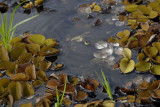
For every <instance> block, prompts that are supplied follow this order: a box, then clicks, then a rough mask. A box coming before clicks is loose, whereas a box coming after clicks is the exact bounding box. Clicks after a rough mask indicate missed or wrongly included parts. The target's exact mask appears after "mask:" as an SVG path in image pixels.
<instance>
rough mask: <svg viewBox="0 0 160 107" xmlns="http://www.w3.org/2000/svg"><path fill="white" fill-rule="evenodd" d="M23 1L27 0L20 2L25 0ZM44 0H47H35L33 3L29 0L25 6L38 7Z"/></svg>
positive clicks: (29, 7) (27, 7)
mask: <svg viewBox="0 0 160 107" xmlns="http://www.w3.org/2000/svg"><path fill="white" fill-rule="evenodd" d="M23 1H26V0H20V2H23ZM44 1H45V0H34V3H33V1H30V0H28V2H27V3H25V4H24V5H23V8H24V9H31V8H33V7H34V6H36V7H38V6H40V5H42V3H43V2H44Z"/></svg>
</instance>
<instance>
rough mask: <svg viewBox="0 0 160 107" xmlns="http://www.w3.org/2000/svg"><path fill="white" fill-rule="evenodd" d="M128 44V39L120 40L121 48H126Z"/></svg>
mask: <svg viewBox="0 0 160 107" xmlns="http://www.w3.org/2000/svg"><path fill="white" fill-rule="evenodd" d="M127 43H128V38H121V39H120V40H119V44H120V46H122V47H125V46H126V45H127Z"/></svg>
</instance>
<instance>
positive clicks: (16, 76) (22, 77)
mask: <svg viewBox="0 0 160 107" xmlns="http://www.w3.org/2000/svg"><path fill="white" fill-rule="evenodd" d="M11 79H12V80H14V81H22V80H28V78H27V77H26V75H25V74H24V73H17V74H14V75H13V76H12V77H11Z"/></svg>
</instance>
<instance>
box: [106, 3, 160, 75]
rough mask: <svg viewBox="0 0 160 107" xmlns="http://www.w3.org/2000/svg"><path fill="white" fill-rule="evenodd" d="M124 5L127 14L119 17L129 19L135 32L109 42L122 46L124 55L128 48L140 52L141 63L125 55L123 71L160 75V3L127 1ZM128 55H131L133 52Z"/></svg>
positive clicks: (119, 33)
mask: <svg viewBox="0 0 160 107" xmlns="http://www.w3.org/2000/svg"><path fill="white" fill-rule="evenodd" d="M123 3H124V4H125V5H126V6H125V11H124V12H123V13H121V14H120V18H122V17H127V19H126V20H127V25H128V26H131V29H132V31H129V30H124V31H120V32H118V33H117V34H116V36H115V37H114V36H111V37H110V38H109V39H108V40H107V41H108V42H109V43H112V42H113V43H119V44H120V46H122V47H123V48H124V52H125V54H126V52H127V51H126V49H127V50H129V49H136V50H138V56H137V60H138V62H137V63H136V64H134V61H133V60H130V58H128V57H126V56H124V54H123V56H124V58H123V59H121V62H120V69H121V71H122V72H123V73H128V72H131V71H133V70H134V68H135V69H136V70H137V71H140V72H147V71H150V72H151V73H152V74H154V75H160V73H159V70H158V68H159V65H158V64H160V51H159V50H160V47H159V46H160V38H159V33H160V24H159V22H160V16H159V14H160V13H159V12H160V10H159V7H160V1H159V0H156V1H155V2H148V4H140V5H137V3H138V4H139V3H140V2H138V1H137V3H135V2H133V3H131V2H129V1H128V0H124V2H123ZM127 53H128V54H129V53H131V51H128V52H127ZM126 70H127V71H128V72H127V71H126Z"/></svg>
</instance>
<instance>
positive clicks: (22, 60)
mask: <svg viewBox="0 0 160 107" xmlns="http://www.w3.org/2000/svg"><path fill="white" fill-rule="evenodd" d="M31 59H32V54H31V53H24V54H22V55H21V56H20V57H19V58H18V60H19V63H20V64H24V63H28V62H29V61H30V60H31Z"/></svg>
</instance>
